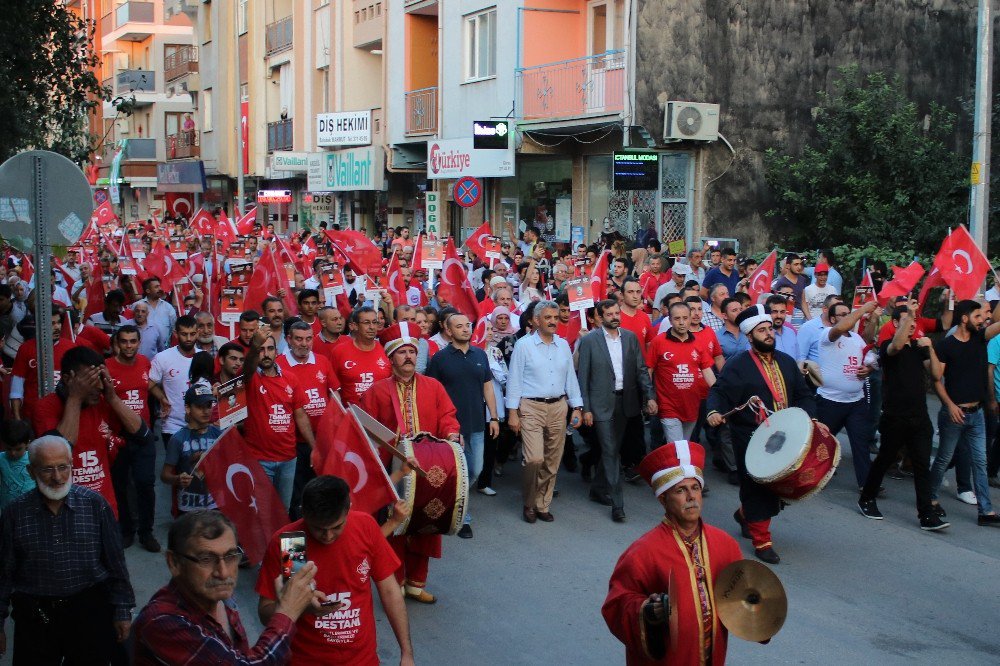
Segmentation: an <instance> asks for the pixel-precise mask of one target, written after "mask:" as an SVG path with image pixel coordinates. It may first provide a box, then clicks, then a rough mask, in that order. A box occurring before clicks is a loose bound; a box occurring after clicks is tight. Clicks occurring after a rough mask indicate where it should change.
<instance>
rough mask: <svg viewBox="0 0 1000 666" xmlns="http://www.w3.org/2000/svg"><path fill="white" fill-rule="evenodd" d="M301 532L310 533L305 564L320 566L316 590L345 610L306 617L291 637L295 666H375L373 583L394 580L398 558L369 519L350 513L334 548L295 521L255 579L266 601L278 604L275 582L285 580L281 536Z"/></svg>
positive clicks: (270, 546)
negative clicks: (279, 577)
mask: <svg viewBox="0 0 1000 666" xmlns="http://www.w3.org/2000/svg"><path fill="white" fill-rule="evenodd" d="M301 531H304V532H305V533H306V558H307V559H308V560H309V561H312V562H315V563H316V581H315V582H316V590H318V591H319V592H322V593H323V594H325V595H326V598H327V600H328V601H337V602H340V603H341V605H340V607H339V608H338V609H337V610H336V611H334V612H333V613H331V614H329V615H325V616H323V617H317V616H315V615H313V614H312V613H310V612H305V613H303V614H302V616H301V617H300V618H299V621H298V622H297V623H296V628H297V629H298V631H296V632H295V635H294V636H293V637H292V663H294V664H295V666H326V665H327V664H351V665H352V666H367V665H369V664H371V665H372V666H377V664H378V663H379V658H378V653H377V648H378V643H377V640H376V634H375V613H374V611H373V604H372V581H375V582H378V581H381V580H385V579H386V578H388V577H389V576H392V575H393V572H395V571H396V569H397V568H399V558H397V557H396V554H395V553H394V552H393V550H392V548H391V547H390V546H389V542H388V541H386V539H385V537H384V536H382V531H381V530H380V529H379V526H378V523H376V522H375V519H374V518H372V517H371V516H369V515H368V514H366V513H361V512H360V511H350V512H348V514H347V522H346V523H345V525H344V531H343V532H341V533H340V536H338V537H337V538H336V540H334V542H333V543H330V544H322V543H320V542H319V541H316V540H315V539H314V538H313V537H312V534H310V532H309V530H308V529H307V528H306V526H305V521H302V520H297V521H295V522H294V523H291V524H289V525H286V526H285V527H283V528H281V529H280V530H278V532H277V533H275V535H274V536H273V537H271V541H270V543H269V544H268V546H267V553H266V554H265V555H264V562H263V563H262V565H261V568H260V575H259V576H258V577H257V587H256V591H257V593H258V594H259V595H260V596H261V597H262V598H264V599H272V600H277V598H278V595H277V592H276V590H275V587H274V581H275V579H276V578H277V577H278V576H279V575H281V545H280V541H281V534H282V533H283V532H301ZM394 584H395V583H394Z"/></svg>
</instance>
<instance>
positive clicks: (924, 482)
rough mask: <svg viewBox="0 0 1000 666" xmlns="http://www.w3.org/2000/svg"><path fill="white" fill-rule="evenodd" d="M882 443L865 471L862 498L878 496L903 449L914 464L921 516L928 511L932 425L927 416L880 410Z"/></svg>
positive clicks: (863, 499) (929, 510) (918, 506)
mask: <svg viewBox="0 0 1000 666" xmlns="http://www.w3.org/2000/svg"><path fill="white" fill-rule="evenodd" d="M878 430H879V434H880V435H881V444H879V447H878V455H877V456H875V460H874V462H872V465H871V470H870V471H869V472H868V480H867V481H865V485H864V488H862V490H861V500H862V501H867V500H873V499H875V497H877V496H878V489H879V488H880V487H881V486H882V479H883V478H884V477H885V472H886V470H887V469H889V467H891V466H892V465H893V464H895V462H896V456H897V455H898V454H899V452H900V451H901V450H902V449H904V448H905V449H907V450H908V451H909V454H910V463H911V464H912V465H913V487H914V490H915V491H916V494H917V514H918V515H919V516H920V517H921V518H922V517H924V516H927V515H930V513H931V478H930V462H931V438H932V437H933V436H934V426H933V425H932V424H931V419H930V417H929V416H928V415H926V414H924V415H923V416H894V415H893V414H889V413H886V412H882V416H881V418H880V419H879V424H878Z"/></svg>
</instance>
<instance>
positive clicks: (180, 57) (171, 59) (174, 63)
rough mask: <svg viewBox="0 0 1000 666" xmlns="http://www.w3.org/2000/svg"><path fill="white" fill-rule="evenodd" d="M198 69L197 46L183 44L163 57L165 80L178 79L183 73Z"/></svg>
mask: <svg viewBox="0 0 1000 666" xmlns="http://www.w3.org/2000/svg"><path fill="white" fill-rule="evenodd" d="M197 71H198V47H197V46H183V47H181V48H179V49H177V50H176V51H174V52H173V53H171V54H169V55H167V56H164V58H163V72H164V74H163V78H164V79H166V80H167V81H173V80H175V79H179V78H181V77H182V76H184V75H185V74H191V73H194V72H197Z"/></svg>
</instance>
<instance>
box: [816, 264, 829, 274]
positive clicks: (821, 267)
mask: <svg viewBox="0 0 1000 666" xmlns="http://www.w3.org/2000/svg"><path fill="white" fill-rule="evenodd" d="M829 272H830V264H827V263H824V262H820V263H818V264H816V268H815V269H813V273H829Z"/></svg>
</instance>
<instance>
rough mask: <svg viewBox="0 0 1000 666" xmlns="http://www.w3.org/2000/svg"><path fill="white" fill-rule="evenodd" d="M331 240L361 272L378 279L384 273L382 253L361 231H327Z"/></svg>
mask: <svg viewBox="0 0 1000 666" xmlns="http://www.w3.org/2000/svg"><path fill="white" fill-rule="evenodd" d="M326 235H327V237H328V238H330V240H332V241H333V242H335V243H336V244H337V246H338V247H339V248H340V249H341V250H342V251H343V252H344V253H345V254H346V255H347V256H348V257H349V258H350V260H351V263H353V264H354V265H355V266H356V267H357V269H359V272H361V273H364V274H365V275H368V276H369V277H371V278H377V277H378V276H379V275H380V274H381V272H382V251H381V250H380V249H378V246H377V245H375V243H372V242H371V240H369V238H368V236H365V235H364V234H363V233H361V232H360V231H354V230H352V229H346V230H344V231H327V232H326Z"/></svg>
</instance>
